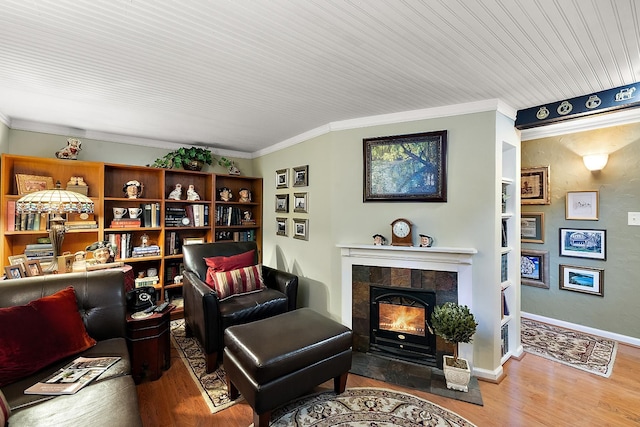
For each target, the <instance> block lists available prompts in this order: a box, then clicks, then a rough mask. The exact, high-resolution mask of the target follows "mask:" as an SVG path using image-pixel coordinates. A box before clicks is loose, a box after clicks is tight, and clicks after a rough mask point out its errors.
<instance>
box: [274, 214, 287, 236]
mask: <svg viewBox="0 0 640 427" xmlns="http://www.w3.org/2000/svg"><path fill="white" fill-rule="evenodd" d="M288 235H289V227H288V220H287V218H283V217H276V236H285V237H286V236H288Z"/></svg>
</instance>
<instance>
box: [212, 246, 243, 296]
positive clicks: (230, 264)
mask: <svg viewBox="0 0 640 427" xmlns="http://www.w3.org/2000/svg"><path fill="white" fill-rule="evenodd" d="M255 258H256V251H255V250H254V249H251V250H250V251H247V252H243V253H241V254H237V255H231V256H216V257H209V258H205V259H204V262H205V263H206V264H207V267H209V268H208V269H207V277H206V278H205V282H207V285H209V286H211V287H213V282H212V281H211V279H210V277H211V274H213V273H217V272H219V271H230V270H237V269H238V268H244V267H249V266H251V265H253V264H254V263H255Z"/></svg>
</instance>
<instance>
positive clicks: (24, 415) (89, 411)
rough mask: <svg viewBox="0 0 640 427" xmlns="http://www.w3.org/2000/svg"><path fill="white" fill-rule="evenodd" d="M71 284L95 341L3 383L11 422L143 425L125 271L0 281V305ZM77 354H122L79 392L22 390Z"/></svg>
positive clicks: (94, 426) (21, 302) (20, 302)
mask: <svg viewBox="0 0 640 427" xmlns="http://www.w3.org/2000/svg"><path fill="white" fill-rule="evenodd" d="M68 286H72V287H73V288H74V290H75V293H76V299H77V301H78V307H79V311H80V314H81V317H82V319H83V321H84V324H85V327H86V329H87V332H88V334H89V335H90V336H91V337H92V338H94V339H95V340H96V341H97V344H96V345H95V346H93V347H91V348H90V349H88V350H86V351H84V352H82V353H79V354H76V355H74V356H71V357H69V358H65V359H63V360H60V361H58V362H56V363H53V364H52V365H49V366H48V367H46V368H44V369H42V370H40V371H38V372H36V373H35V374H33V375H29V376H27V377H25V378H22V379H19V380H18V381H16V382H13V383H11V384H8V385H6V386H4V387H3V388H2V393H3V394H4V395H5V397H6V398H7V401H8V402H9V406H10V407H11V408H12V409H11V411H12V414H11V417H10V418H9V425H10V426H11V427H16V426H30V427H31V426H74V427H75V426H80V425H86V426H91V427H98V426H128V427H129V426H142V421H141V418H140V411H139V408H138V395H137V392H136V388H135V384H134V381H133V378H132V377H131V364H130V359H129V352H128V350H127V343H126V323H125V322H126V320H125V313H126V303H125V293H124V275H123V273H122V271H121V270H118V269H116V270H103V271H94V272H85V273H69V274H53V275H47V276H37V277H28V278H24V279H16V280H5V281H0V307H12V306H17V305H24V304H27V303H29V302H30V301H33V300H36V299H38V298H41V297H43V296H47V295H52V294H54V293H56V292H57V291H59V290H62V289H64V288H66V287H68ZM43 328H46V325H43ZM0 341H1V337H0ZM78 356H87V357H92V356H120V357H121V359H120V361H118V362H117V363H116V364H115V365H113V366H111V367H110V368H109V369H108V370H107V371H106V372H105V373H103V374H102V375H101V376H100V377H99V378H98V379H97V380H95V381H94V382H92V383H90V384H89V385H87V386H86V387H84V388H83V389H81V390H80V391H78V392H77V393H76V394H73V395H65V396H41V395H26V394H24V390H25V389H26V388H28V387H29V386H31V385H33V384H35V383H37V382H39V381H41V380H43V379H45V378H46V377H48V376H50V375H51V374H53V373H54V372H55V371H56V370H58V369H60V368H61V367H62V366H64V365H65V364H67V363H68V362H70V361H71V360H73V359H75V358H76V357H78Z"/></svg>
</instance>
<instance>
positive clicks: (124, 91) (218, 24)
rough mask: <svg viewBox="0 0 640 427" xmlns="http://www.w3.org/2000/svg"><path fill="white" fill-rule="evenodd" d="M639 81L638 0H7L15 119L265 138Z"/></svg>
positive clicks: (4, 88) (227, 145)
mask: <svg viewBox="0 0 640 427" xmlns="http://www.w3.org/2000/svg"><path fill="white" fill-rule="evenodd" d="M638 80H640V2H639V1H637V0H422V1H418V0H386V1H383V0H369V1H365V0H233V1H231V0H209V1H205V0H200V1H196V0H191V1H189V0H184V1H177V0H172V1H170V0H127V1H125V0H55V1H53V0H0V119H2V120H3V121H4V122H5V123H6V124H8V125H9V126H10V127H13V128H28V127H29V126H30V124H32V125H33V124H45V125H55V126H61V127H66V128H70V129H75V130H76V131H77V132H82V131H87V132H89V131H92V132H103V133H106V134H113V135H124V136H129V137H137V138H147V139H150V140H157V141H168V142H175V143H181V144H199V145H208V146H211V147H216V148H219V149H223V150H234V151H239V152H245V153H256V152H259V151H260V150H263V149H265V148H267V147H270V146H273V145H274V144H277V143H280V142H282V141H285V140H287V139H289V138H293V137H295V136H296V135H299V134H301V133H304V132H307V131H310V130H312V129H315V128H318V127H321V126H323V125H326V124H328V123H331V122H335V121H342V120H348V119H356V118H362V117H368V116H374V115H381V114H389V113H399V112H405V111H411V110H419V109H425V108H432V107H441V106H448V105H454V104H461V103H467V102H475V101H482V100H488V99H496V98H497V99H500V100H502V101H504V103H506V104H507V105H508V106H510V107H512V108H514V109H516V110H519V109H524V108H528V107H533V106H536V105H540V104H543V103H547V102H553V101H557V100H562V99H567V98H572V97H575V96H580V95H586V94H589V93H592V92H598V91H601V90H605V89H610V88H613V87H617V86H622V85H626V84H630V83H634V82H636V81H638ZM77 132H76V133H77Z"/></svg>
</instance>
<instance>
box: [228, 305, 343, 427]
mask: <svg viewBox="0 0 640 427" xmlns="http://www.w3.org/2000/svg"><path fill="white" fill-rule="evenodd" d="M351 339H352V338H351V330H350V329H349V328H347V327H346V326H343V325H341V324H340V323H337V322H335V321H333V320H331V319H329V318H327V317H324V316H322V315H320V314H318V313H316V312H315V311H313V310H311V309H309V308H300V309H298V310H294V311H290V312H287V313H284V314H280V315H277V316H273V317H269V318H268V319H264V320H259V321H257V322H252V323H247V324H244V325H236V326H231V327H229V328H227V329H226V330H225V332H224V341H225V349H224V356H223V364H224V370H225V371H226V373H227V387H228V388H229V395H230V396H231V398H232V399H235V398H236V397H237V396H238V393H242V395H243V396H244V398H245V399H246V400H247V402H248V403H249V405H251V407H252V408H253V422H254V426H255V427H266V426H268V425H269V420H270V418H271V411H272V410H273V409H275V408H277V407H278V406H280V405H283V404H284V403H287V402H289V401H291V400H292V399H294V398H296V397H298V396H301V395H302V394H304V393H306V392H308V391H310V390H312V389H313V388H314V387H316V386H317V385H319V384H322V383H323V382H325V381H327V380H329V379H331V378H333V379H334V389H335V392H336V393H338V394H339V393H342V392H343V391H344V389H345V386H346V383H347V374H348V372H349V369H351Z"/></svg>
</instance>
